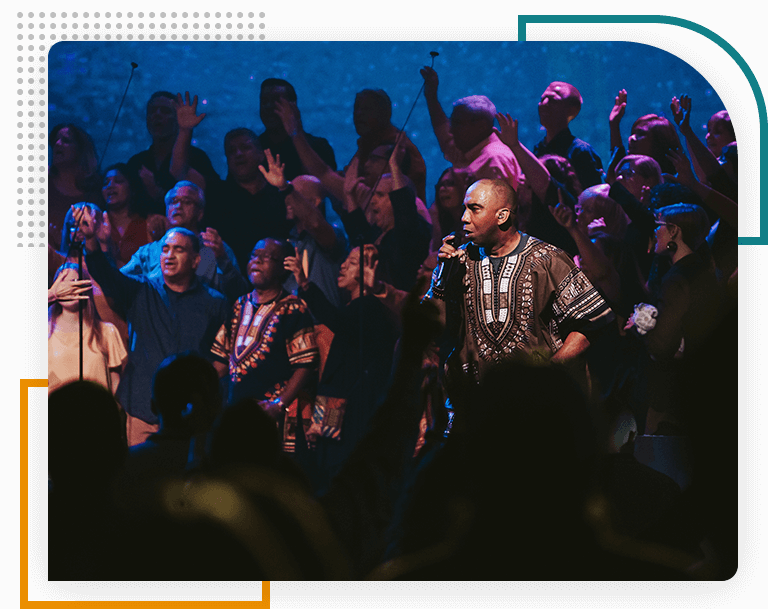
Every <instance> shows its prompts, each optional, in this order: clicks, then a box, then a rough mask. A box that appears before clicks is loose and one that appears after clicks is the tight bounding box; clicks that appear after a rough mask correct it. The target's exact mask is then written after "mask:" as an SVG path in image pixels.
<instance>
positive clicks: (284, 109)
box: [275, 97, 304, 137]
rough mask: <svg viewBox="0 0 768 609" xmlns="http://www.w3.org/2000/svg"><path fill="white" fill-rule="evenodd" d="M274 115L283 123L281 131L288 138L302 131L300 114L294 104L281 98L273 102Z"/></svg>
mask: <svg viewBox="0 0 768 609" xmlns="http://www.w3.org/2000/svg"><path fill="white" fill-rule="evenodd" d="M275 114H277V115H278V116H279V117H280V120H281V121H282V122H283V129H285V132H286V133H287V134H288V135H289V136H291V137H296V136H297V135H298V134H299V133H301V132H303V131H304V127H303V125H302V124H301V112H299V107H298V106H297V105H296V102H289V101H288V100H285V99H283V98H282V97H281V98H280V99H278V100H277V101H276V102H275Z"/></svg>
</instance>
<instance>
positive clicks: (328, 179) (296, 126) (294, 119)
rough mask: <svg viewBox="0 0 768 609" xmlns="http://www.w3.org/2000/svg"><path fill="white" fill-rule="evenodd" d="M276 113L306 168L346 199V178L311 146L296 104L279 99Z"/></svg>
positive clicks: (340, 197)
mask: <svg viewBox="0 0 768 609" xmlns="http://www.w3.org/2000/svg"><path fill="white" fill-rule="evenodd" d="M275 112H276V113H277V115H278V116H279V117H280V120H281V121H282V122H283V128H284V129H285V132H286V133H287V134H288V135H289V136H290V138H291V141H292V142H293V145H294V146H295V148H296V152H298V154H299V158H300V159H301V162H302V163H303V165H304V167H306V168H307V171H309V173H310V174H312V175H313V176H315V177H316V178H318V179H319V180H320V182H321V183H322V184H323V186H325V189H326V190H327V191H328V192H329V193H330V194H331V195H333V196H334V197H336V198H337V199H339V200H343V198H344V178H342V177H341V176H340V175H339V174H338V173H336V172H335V171H334V170H333V169H331V167H329V166H328V164H327V163H326V162H325V161H323V159H321V158H320V155H319V154H317V152H315V150H314V149H313V148H312V146H310V145H309V141H307V138H306V135H305V134H304V127H303V125H302V123H301V113H300V112H299V108H298V106H296V104H295V103H294V102H289V101H286V100H284V99H278V100H277V102H276V104H275Z"/></svg>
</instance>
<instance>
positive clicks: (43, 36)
mask: <svg viewBox="0 0 768 609" xmlns="http://www.w3.org/2000/svg"><path fill="white" fill-rule="evenodd" d="M265 16H266V15H265V14H264V13H258V14H257V13H253V12H248V13H243V12H236V13H233V12H226V13H220V12H215V13H210V12H203V13H199V12H196V11H195V12H181V13H177V12H170V13H166V12H159V13H155V12H148V13H144V12H141V11H139V12H131V11H128V12H121V11H117V12H111V11H108V12H104V13H102V12H94V13H90V12H83V13H80V12H68V11H62V12H50V13H45V12H40V13H35V12H28V13H23V12H19V13H17V14H16V17H17V18H18V20H19V21H18V24H17V28H18V30H19V33H18V34H17V36H16V38H17V40H18V44H17V46H16V50H17V51H18V55H17V57H16V62H17V63H18V67H17V68H16V72H17V73H18V74H17V78H16V86H17V87H16V95H17V100H16V105H17V106H18V110H17V112H16V116H17V123H16V127H17V128H18V132H17V134H16V138H17V140H18V142H17V144H16V149H17V156H16V160H17V161H18V165H17V168H16V170H17V172H18V176H17V178H16V181H17V182H18V187H17V189H16V193H17V199H16V226H17V232H16V237H17V238H18V243H17V247H24V246H25V245H26V246H27V247H34V246H39V247H45V246H46V245H47V243H48V230H47V229H48V227H47V206H46V203H47V186H48V184H47V176H48V163H47V159H48V156H47V153H48V124H47V123H48V121H47V119H48V112H47V107H48V86H47V78H48V74H47V71H48V51H49V50H50V48H51V46H53V45H54V44H55V43H56V42H59V41H60V40H109V41H112V40H229V41H231V40H257V39H258V40H264V39H265V35H264V33H263V31H262V32H261V33H256V31H257V30H264V29H265V27H266V26H265V24H264V22H263V21H261V22H257V21H255V20H256V19H264V17H265Z"/></svg>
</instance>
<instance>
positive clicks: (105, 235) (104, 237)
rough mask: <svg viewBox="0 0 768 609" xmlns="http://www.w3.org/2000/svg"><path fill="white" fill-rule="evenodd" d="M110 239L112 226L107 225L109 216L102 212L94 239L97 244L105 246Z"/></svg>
mask: <svg viewBox="0 0 768 609" xmlns="http://www.w3.org/2000/svg"><path fill="white" fill-rule="evenodd" d="M111 238H112V225H111V224H110V223H109V215H108V214H107V212H102V214H101V222H100V223H99V226H98V228H97V229H96V239H98V240H99V243H103V244H106V243H108V242H109V240H110V239H111Z"/></svg>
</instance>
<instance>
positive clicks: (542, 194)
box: [493, 112, 550, 201]
mask: <svg viewBox="0 0 768 609" xmlns="http://www.w3.org/2000/svg"><path fill="white" fill-rule="evenodd" d="M496 120H497V121H499V126H500V127H501V130H499V129H497V128H496V127H494V128H493V130H494V131H495V132H496V135H498V136H499V139H501V141H502V142H504V143H505V144H506V145H507V146H508V147H509V149H510V150H511V151H512V152H513V154H514V155H515V158H516V159H517V162H518V163H520V169H522V170H523V174H525V178H526V180H527V181H528V184H530V186H531V188H532V189H533V192H534V193H535V194H536V196H537V197H538V198H539V201H544V199H545V198H546V196H547V188H549V179H550V176H549V171H548V170H547V168H546V167H545V166H544V163H542V162H541V161H540V160H539V159H537V158H536V155H534V154H533V153H532V152H531V151H530V150H528V149H527V148H526V147H525V146H523V144H522V143H520V140H519V139H518V137H517V120H515V119H513V118H512V117H511V116H510V115H509V114H506V115H504V114H502V113H501V112H499V113H498V114H497V115H496Z"/></svg>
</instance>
